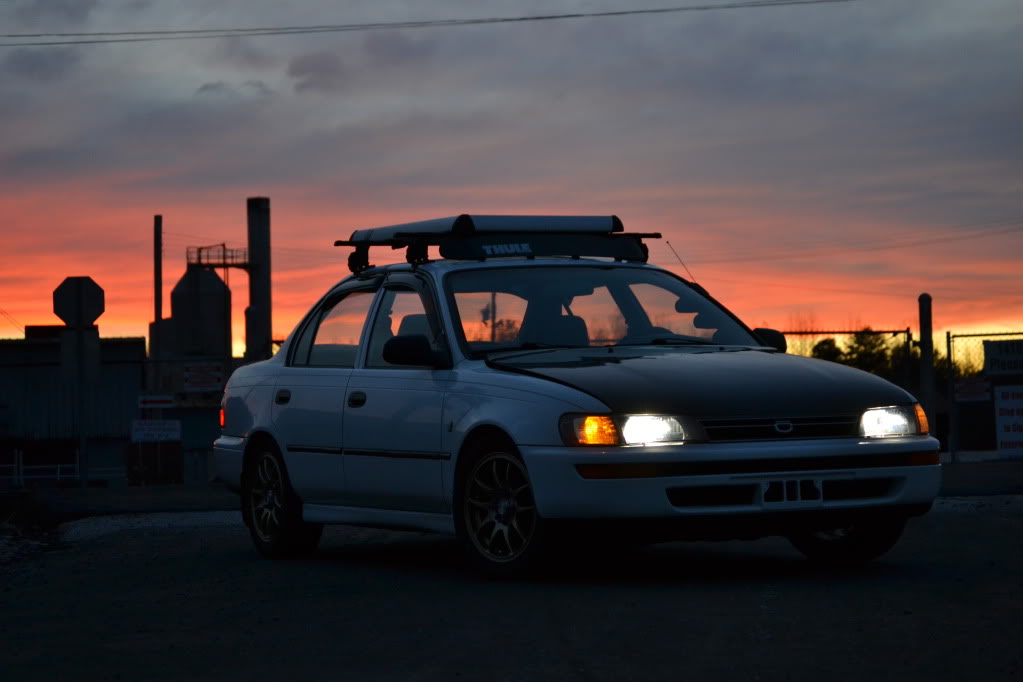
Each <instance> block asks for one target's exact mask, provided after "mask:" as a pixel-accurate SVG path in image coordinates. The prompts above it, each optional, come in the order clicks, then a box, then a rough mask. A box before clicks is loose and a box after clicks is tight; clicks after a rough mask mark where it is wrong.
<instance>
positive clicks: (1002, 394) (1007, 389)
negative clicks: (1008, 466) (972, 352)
mask: <svg viewBox="0 0 1023 682" xmlns="http://www.w3.org/2000/svg"><path fill="white" fill-rule="evenodd" d="M995 429H996V432H997V435H998V456H999V457H1004V458H1007V459H1008V458H1023V386H998V387H997V388H995Z"/></svg>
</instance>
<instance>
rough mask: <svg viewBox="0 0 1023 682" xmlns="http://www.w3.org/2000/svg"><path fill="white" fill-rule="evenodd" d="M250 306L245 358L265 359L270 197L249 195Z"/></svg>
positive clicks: (268, 348) (267, 349)
mask: <svg viewBox="0 0 1023 682" xmlns="http://www.w3.org/2000/svg"><path fill="white" fill-rule="evenodd" d="M248 215H249V307H248V308H246V309H245V359H246V360H249V361H250V362H252V361H255V360H265V359H267V358H269V357H270V355H271V346H270V344H271V340H272V338H271V337H272V333H273V332H272V319H273V318H272V315H271V310H270V199H268V198H266V197H250V198H249V200H248Z"/></svg>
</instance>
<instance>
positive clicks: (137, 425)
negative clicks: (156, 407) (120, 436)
mask: <svg viewBox="0 0 1023 682" xmlns="http://www.w3.org/2000/svg"><path fill="white" fill-rule="evenodd" d="M169 440H181V420H180V419H133V420H132V422H131V442H132V443H159V442H163V441H169Z"/></svg>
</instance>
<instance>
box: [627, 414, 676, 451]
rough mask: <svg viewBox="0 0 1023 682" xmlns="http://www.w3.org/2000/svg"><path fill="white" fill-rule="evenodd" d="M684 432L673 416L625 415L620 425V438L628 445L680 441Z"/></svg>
mask: <svg viewBox="0 0 1023 682" xmlns="http://www.w3.org/2000/svg"><path fill="white" fill-rule="evenodd" d="M685 437H686V434H685V432H684V431H683V430H682V425H681V424H680V423H679V422H678V420H677V419H675V418H674V417H660V416H654V415H645V414H641V415H635V416H632V417H626V418H625V423H624V424H623V425H622V438H623V439H624V440H625V442H626V443H627V444H628V445H640V444H656V443H680V442H682V441H683V440H685Z"/></svg>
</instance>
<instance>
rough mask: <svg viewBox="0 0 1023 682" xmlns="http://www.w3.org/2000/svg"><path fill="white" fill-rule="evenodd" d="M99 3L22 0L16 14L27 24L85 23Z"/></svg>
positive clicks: (95, 1) (65, 0) (95, 0)
mask: <svg viewBox="0 0 1023 682" xmlns="http://www.w3.org/2000/svg"><path fill="white" fill-rule="evenodd" d="M98 5H99V0H22V2H20V3H19V4H18V6H17V7H16V8H15V11H14V14H15V16H16V17H17V18H18V19H19V20H20V21H21V22H23V23H25V24H32V25H35V24H41V23H43V22H51V23H52V22H54V21H57V22H60V23H65V24H83V23H85V21H86V20H87V19H88V18H89V15H90V14H91V13H92V11H93V10H94V9H96V7H97V6H98Z"/></svg>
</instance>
